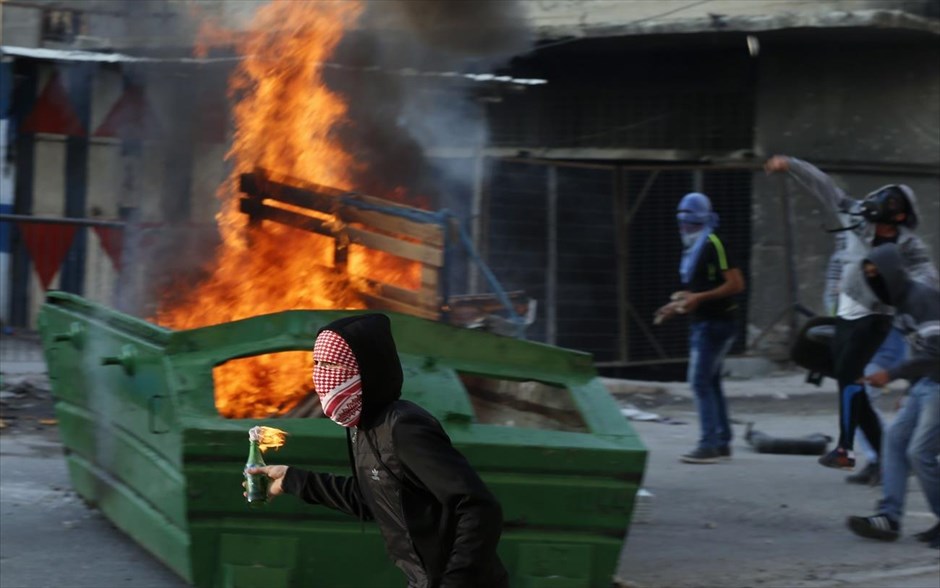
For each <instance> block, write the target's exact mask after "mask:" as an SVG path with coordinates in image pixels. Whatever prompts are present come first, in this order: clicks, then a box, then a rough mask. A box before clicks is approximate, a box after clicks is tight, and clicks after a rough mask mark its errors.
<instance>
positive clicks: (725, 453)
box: [718, 445, 731, 459]
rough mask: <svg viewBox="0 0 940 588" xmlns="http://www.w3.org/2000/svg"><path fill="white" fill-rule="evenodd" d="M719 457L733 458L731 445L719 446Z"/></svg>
mask: <svg viewBox="0 0 940 588" xmlns="http://www.w3.org/2000/svg"><path fill="white" fill-rule="evenodd" d="M718 457H720V458H721V459H731V446H730V445H725V446H724V447H719V448H718Z"/></svg>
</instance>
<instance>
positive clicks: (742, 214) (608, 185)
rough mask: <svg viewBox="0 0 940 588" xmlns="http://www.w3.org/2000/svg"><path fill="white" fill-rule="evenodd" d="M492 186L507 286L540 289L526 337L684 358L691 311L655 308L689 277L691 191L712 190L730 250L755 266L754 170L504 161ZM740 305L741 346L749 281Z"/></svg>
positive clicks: (489, 241) (616, 357)
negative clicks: (664, 314) (679, 212)
mask: <svg viewBox="0 0 940 588" xmlns="http://www.w3.org/2000/svg"><path fill="white" fill-rule="evenodd" d="M489 186H490V192H489V193H490V200H489V203H488V205H487V206H486V207H485V208H484V214H485V216H486V223H485V224H486V227H487V229H486V233H485V234H486V239H485V244H486V254H487V259H488V260H489V264H490V266H491V268H492V269H493V271H494V272H495V274H496V275H497V277H498V278H499V279H500V280H501V281H502V283H503V285H504V287H506V289H510V290H516V289H518V290H525V291H526V293H527V294H528V295H529V296H531V297H533V298H535V299H537V300H538V303H539V311H538V315H537V318H536V322H535V324H533V325H532V326H531V327H530V328H529V330H528V332H527V335H528V337H529V338H530V339H533V340H537V341H544V342H547V343H552V344H557V345H561V346H563V347H569V348H572V349H580V350H584V351H588V352H590V353H592V354H593V355H594V358H595V361H596V362H598V363H599V364H603V365H611V366H615V365H621V366H627V365H636V364H655V363H663V362H675V361H682V360H684V359H685V357H686V355H687V353H688V343H687V339H688V321H686V320H674V321H670V322H667V323H665V324H663V325H659V326H653V324H652V318H653V312H654V311H655V310H656V308H658V307H659V306H660V305H662V304H664V303H665V302H666V301H667V299H668V297H669V295H670V294H671V293H672V292H674V291H676V290H678V289H680V283H679V274H678V266H679V260H680V258H681V254H682V251H681V241H680V239H679V235H678V228H677V226H676V220H675V210H676V204H677V203H678V202H679V200H680V199H681V198H682V196H683V195H685V194H686V193H688V192H691V191H702V192H705V193H706V194H708V195H709V196H710V197H711V199H712V202H713V204H714V206H715V209H716V211H717V212H718V213H719V215H720V217H721V225H720V226H719V229H718V231H717V232H718V234H719V236H720V237H721V238H722V241H723V242H724V243H725V246H726V248H727V252H728V255H729V258H730V260H731V262H732V264H733V265H735V266H736V267H739V268H740V269H741V270H742V272H743V273H744V274H745V276H747V275H748V258H749V244H750V238H751V235H750V223H751V220H750V219H751V204H750V203H751V171H750V170H746V169H730V170H729V169H720V170H716V169H707V168H689V167H683V168H678V167H665V166H659V167H657V168H652V167H649V168H639V167H633V166H631V167H630V168H622V167H618V166H604V165H596V166H587V165H571V164H554V163H547V162H533V163H528V162H521V161H518V160H516V161H497V162H496V163H495V164H494V166H493V168H492V174H491V177H490V181H489ZM739 307H740V309H739V311H738V318H739V319H740V322H739V336H738V339H737V341H736V343H735V346H734V348H733V350H732V351H733V352H735V353H739V352H741V351H742V350H743V349H744V348H745V344H746V337H745V333H746V331H745V325H746V324H747V317H746V311H747V294H746V292H745V294H743V295H741V296H740V300H739Z"/></svg>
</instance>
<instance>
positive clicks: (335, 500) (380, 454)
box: [284, 314, 508, 588]
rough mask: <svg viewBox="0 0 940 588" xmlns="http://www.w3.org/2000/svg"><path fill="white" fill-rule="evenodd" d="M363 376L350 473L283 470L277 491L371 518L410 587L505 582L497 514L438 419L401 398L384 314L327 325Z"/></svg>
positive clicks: (350, 439) (397, 364) (351, 434)
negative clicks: (498, 548)
mask: <svg viewBox="0 0 940 588" xmlns="http://www.w3.org/2000/svg"><path fill="white" fill-rule="evenodd" d="M323 330H330V331H334V332H335V333H337V334H339V335H340V336H341V337H343V339H344V340H345V341H346V342H347V343H348V344H349V347H350V348H351V349H352V351H353V353H354V354H355V355H356V359H357V361H358V362H359V369H360V373H361V375H362V390H363V393H362V396H363V399H362V416H361V417H360V420H359V426H358V427H357V428H354V429H349V430H347V440H348V447H349V453H350V458H351V462H352V464H353V472H352V476H334V475H331V474H323V473H315V472H307V471H304V470H300V469H297V468H293V467H291V468H288V470H287V475H286V476H285V478H284V491H285V492H288V493H290V494H294V495H295V496H298V497H299V498H301V499H302V500H304V501H306V502H309V503H311V504H322V505H324V506H328V507H330V508H334V509H337V510H340V511H343V512H346V513H349V514H351V515H353V516H356V517H358V518H360V519H362V520H375V521H376V522H377V523H378V525H379V529H380V530H381V532H382V536H383V537H384V538H385V544H386V549H387V550H388V554H389V557H390V558H391V559H392V561H394V562H395V565H396V566H398V567H399V568H400V569H401V570H402V571H403V572H404V573H405V576H407V578H408V584H409V586H411V587H415V588H417V587H422V588H424V587H441V588H444V587H447V588H450V587H455V588H456V587H471V586H472V587H477V586H479V587H487V588H489V587H493V588H499V587H502V586H508V574H507V573H506V569H505V568H504V567H503V564H502V562H501V561H500V559H499V556H498V555H497V554H496V546H497V544H498V542H499V536H500V533H501V530H502V511H501V509H500V506H499V503H498V502H497V501H496V498H495V497H494V496H493V495H492V494H491V493H490V492H489V490H488V489H487V488H486V485H485V484H484V483H483V481H482V480H481V479H480V477H479V476H478V475H477V473H476V471H474V469H473V468H472V467H471V466H470V464H469V463H468V462H467V460H466V458H464V456H463V455H462V454H461V453H460V452H458V451H457V450H456V449H454V447H453V445H451V441H450V438H449V437H448V436H447V434H446V433H445V432H444V429H443V428H442V427H441V424H440V423H439V422H438V420H437V419H436V418H434V417H433V416H432V415H431V414H430V413H428V412H427V411H426V410H424V409H423V408H421V407H420V406H418V405H416V404H414V403H412V402H409V401H407V400H401V398H400V397H401V385H402V379H403V377H402V370H401V363H400V361H399V359H398V352H397V350H396V348H395V342H394V340H393V338H392V332H391V325H390V323H389V320H388V317H386V316H385V315H381V314H365V315H356V316H352V317H347V318H344V319H340V320H338V321H334V322H333V323H330V324H329V325H327V326H326V327H324V329H323Z"/></svg>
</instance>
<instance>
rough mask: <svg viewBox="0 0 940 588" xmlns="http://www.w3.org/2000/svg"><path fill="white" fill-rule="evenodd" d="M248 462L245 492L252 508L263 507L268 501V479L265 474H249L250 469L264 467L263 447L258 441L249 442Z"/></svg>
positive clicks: (246, 465) (246, 464)
mask: <svg viewBox="0 0 940 588" xmlns="http://www.w3.org/2000/svg"><path fill="white" fill-rule="evenodd" d="M249 443H250V446H249V449H248V461H247V462H246V463H245V470H246V473H245V482H246V484H245V491H246V494H247V495H248V504H249V505H250V506H262V505H263V504H264V503H265V502H267V500H268V477H267V476H265V475H264V474H249V473H247V470H248V468H257V467H263V466H264V465H265V463H264V458H263V457H262V456H261V447H260V446H259V445H258V441H256V440H251V441H249Z"/></svg>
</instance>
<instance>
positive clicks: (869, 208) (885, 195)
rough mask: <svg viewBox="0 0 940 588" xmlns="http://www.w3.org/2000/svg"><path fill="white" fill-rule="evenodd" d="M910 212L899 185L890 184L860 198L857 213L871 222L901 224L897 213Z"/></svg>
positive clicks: (908, 213)
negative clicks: (859, 207)
mask: <svg viewBox="0 0 940 588" xmlns="http://www.w3.org/2000/svg"><path fill="white" fill-rule="evenodd" d="M902 212H903V213H905V214H906V215H908V216H909V215H910V214H911V207H910V204H909V203H908V200H907V197H906V196H905V195H904V192H903V191H902V190H901V188H900V186H898V185H896V184H892V185H890V186H885V187H884V188H881V189H880V190H878V191H877V192H873V193H871V194H869V195H868V196H866V197H865V200H862V206H861V209H860V210H859V214H860V215H861V216H863V217H865V220H867V221H868V222H872V223H886V224H895V225H897V224H901V223H903V222H905V221H903V220H902V221H899V220H897V218H896V217H897V215H898V214H899V213H902Z"/></svg>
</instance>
